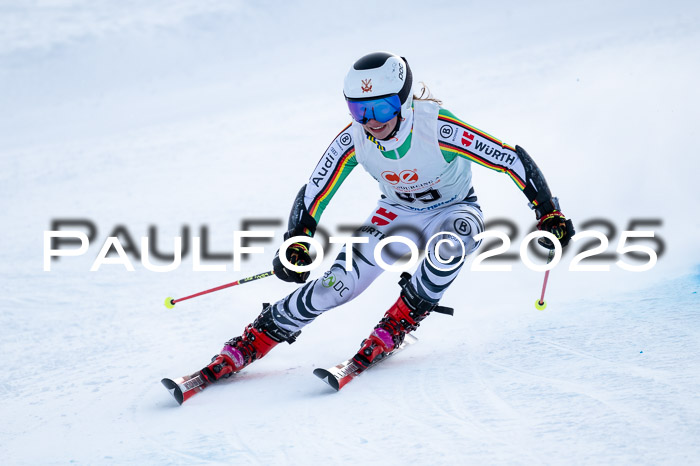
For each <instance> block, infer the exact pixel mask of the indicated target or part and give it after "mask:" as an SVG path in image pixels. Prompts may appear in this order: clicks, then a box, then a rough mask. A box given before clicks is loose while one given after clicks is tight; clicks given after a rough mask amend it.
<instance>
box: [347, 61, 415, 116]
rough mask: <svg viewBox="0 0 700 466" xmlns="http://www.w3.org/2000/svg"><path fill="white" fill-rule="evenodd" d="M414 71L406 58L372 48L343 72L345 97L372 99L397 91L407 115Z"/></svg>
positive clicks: (410, 101)
mask: <svg viewBox="0 0 700 466" xmlns="http://www.w3.org/2000/svg"><path fill="white" fill-rule="evenodd" d="M412 85H413V75H412V73H411V68H410V67H409V66H408V62H407V61H406V59H405V58H403V57H399V56H398V55H394V54H393V53H389V52H373V53H370V54H368V55H365V56H364V57H362V58H360V59H359V60H357V61H356V62H355V63H354V64H353V65H352V67H351V68H350V71H348V74H347V75H346V76H345V83H344V85H343V93H344V94H345V98H346V99H363V100H364V99H371V98H379V97H386V96H389V95H398V96H399V99H400V100H401V112H402V113H403V115H406V114H407V112H408V110H410V108H411V105H412V104H413V92H412V89H411V87H412Z"/></svg>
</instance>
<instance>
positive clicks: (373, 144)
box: [203, 52, 574, 381]
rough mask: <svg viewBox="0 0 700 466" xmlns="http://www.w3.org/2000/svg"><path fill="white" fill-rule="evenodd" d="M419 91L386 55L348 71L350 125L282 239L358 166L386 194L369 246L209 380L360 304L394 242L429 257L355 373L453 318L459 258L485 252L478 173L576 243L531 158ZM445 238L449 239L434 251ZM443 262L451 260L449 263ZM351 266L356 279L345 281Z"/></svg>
mask: <svg viewBox="0 0 700 466" xmlns="http://www.w3.org/2000/svg"><path fill="white" fill-rule="evenodd" d="M412 81H413V78H412V72H411V69H410V68H409V66H408V62H407V61H406V59H404V58H402V57H399V56H397V55H394V54H391V53H387V52H375V53H371V54H368V55H365V56H364V57H362V58H360V59H359V60H357V61H356V62H355V64H354V65H353V66H352V68H351V69H350V71H349V72H348V74H347V76H346V78H345V84H344V94H345V98H346V101H347V103H348V108H349V109H350V113H351V114H352V117H353V122H352V123H351V124H350V125H348V126H347V127H346V128H345V129H343V130H342V131H341V132H340V133H339V134H338V135H337V136H336V137H335V139H334V140H333V141H332V142H331V144H330V146H329V147H328V149H327V150H326V152H325V153H324V155H323V157H321V159H320V161H319V162H318V164H317V166H316V168H315V169H314V170H313V172H312V175H311V177H310V178H309V181H308V183H307V184H306V185H305V186H304V187H302V189H301V190H300V192H299V194H298V195H297V198H296V199H295V202H294V205H293V208H292V212H291V214H290V219H289V231H288V232H287V233H286V234H285V239H288V238H290V237H293V236H313V235H314V232H315V230H316V226H317V224H318V222H319V220H320V218H321V214H322V213H323V210H324V209H325V208H326V206H327V205H328V203H329V201H330V200H331V198H332V197H333V195H334V194H335V193H336V191H337V190H338V188H339V187H340V186H341V185H342V183H343V181H344V180H345V179H346V177H347V176H348V175H349V174H350V172H351V171H352V170H353V169H354V168H355V167H356V166H357V165H361V166H362V167H363V168H364V169H365V170H366V171H367V172H368V173H369V174H370V175H371V176H372V177H373V178H374V179H375V180H377V182H378V183H379V188H380V190H381V192H382V195H381V198H380V199H379V201H378V202H377V206H376V207H375V208H374V209H373V210H372V212H371V213H370V214H369V215H368V217H367V219H366V220H365V222H364V223H363V224H362V227H361V228H360V229H358V230H357V232H356V233H355V236H360V237H364V238H367V240H368V242H367V243H365V244H353V245H352V250H351V251H348V250H347V248H345V249H344V250H343V251H342V252H341V253H340V254H339V256H338V257H337V259H336V261H335V263H334V264H333V265H332V266H331V267H330V269H329V270H328V271H327V272H326V273H325V274H324V275H323V276H322V277H321V278H318V279H316V280H312V281H310V282H308V283H306V284H304V285H303V286H300V287H299V288H297V289H296V290H295V291H294V292H292V293H291V294H289V295H288V296H286V297H284V298H282V299H280V300H279V301H277V302H276V303H274V304H272V305H269V304H264V305H263V311H262V313H261V314H260V315H259V316H258V317H257V319H255V321H254V322H253V323H252V324H250V325H248V326H247V327H246V329H245V330H244V332H243V334H242V335H241V336H239V337H235V338H233V339H231V340H230V341H228V342H227V343H226V344H225V345H224V348H223V349H222V350H221V352H220V354H219V355H217V356H215V357H214V359H213V362H212V364H210V365H209V366H208V367H207V368H205V369H204V371H203V374H204V375H205V376H206V377H207V378H209V379H211V381H214V380H217V379H219V378H221V377H224V376H228V375H230V374H231V373H233V372H237V371H240V370H241V369H242V368H243V367H245V366H246V365H248V364H250V363H251V362H253V361H255V360H256V359H259V358H261V357H263V356H264V355H265V354H267V353H268V352H269V351H270V349H272V348H273V347H274V346H276V345H277V344H278V343H280V342H283V341H287V342H289V343H291V342H293V341H294V340H295V339H296V337H297V336H298V335H299V333H300V329H301V328H302V327H304V326H305V325H307V324H309V323H310V322H311V321H313V320H314V319H315V318H316V317H318V316H319V315H320V314H322V313H323V312H325V311H328V310H330V309H333V308H335V307H337V306H340V305H341V304H344V303H346V302H348V301H350V300H352V299H353V298H354V297H356V296H358V295H359V294H360V293H362V292H363V291H364V290H365V289H366V288H367V287H368V286H369V285H370V283H372V281H374V279H375V278H377V277H378V276H379V274H381V273H382V271H383V268H382V267H381V266H380V264H378V263H377V262H376V261H375V258H374V249H375V246H376V245H377V243H378V242H379V241H380V240H381V239H383V238H385V237H388V236H394V235H400V236H403V237H406V238H408V239H410V240H411V241H413V242H414V243H415V244H416V245H417V246H418V247H419V248H421V249H422V248H426V256H425V258H424V259H423V260H422V261H421V262H420V264H419V265H418V267H417V270H416V272H415V273H414V275H413V276H411V275H409V274H408V273H403V274H402V275H401V280H400V282H399V285H400V287H401V291H400V295H399V298H398V299H397V301H396V302H395V303H394V304H393V305H392V306H391V307H390V308H389V310H388V311H386V313H385V315H384V317H383V318H382V319H381V321H380V322H379V324H378V325H377V326H376V327H375V328H374V329H373V331H372V332H371V334H370V336H369V337H368V338H367V339H365V340H364V341H363V342H362V345H361V348H360V350H359V351H358V352H357V354H356V355H355V357H354V360H355V362H356V363H357V364H359V365H364V366H366V365H369V364H371V363H372V362H373V361H374V360H375V359H376V358H378V357H382V356H383V355H385V354H387V353H388V352H390V351H391V350H392V349H394V348H395V347H396V346H397V345H399V344H400V343H401V342H402V341H403V339H404V337H405V335H406V333H408V332H411V331H413V330H415V329H416V328H417V327H418V325H419V323H420V321H422V320H423V319H424V318H425V317H426V316H428V314H430V313H431V312H442V313H451V312H452V310H451V309H449V308H445V307H442V306H439V305H438V301H439V300H440V298H441V297H442V295H443V294H444V293H445V290H446V289H447V288H448V287H449V285H450V284H451V283H452V282H453V281H454V279H455V278H456V277H457V275H458V273H459V271H460V268H461V264H462V263H463V261H462V258H463V255H464V254H465V253H466V254H468V253H470V252H472V251H473V250H475V249H476V248H477V247H478V243H477V242H475V241H474V236H475V235H477V234H478V233H480V232H482V231H483V230H484V221H483V216H482V213H481V209H480V207H479V204H478V203H477V196H476V194H475V190H474V188H473V186H472V173H471V166H472V162H476V163H477V164H479V165H483V166H486V167H488V168H491V169H494V170H497V171H500V172H503V173H506V174H507V175H508V176H509V177H510V178H511V179H512V180H513V181H514V182H515V184H516V185H517V186H518V188H519V189H520V190H522V191H523V193H524V194H525V195H526V197H527V199H528V201H529V205H530V207H531V208H532V209H533V210H535V214H536V217H537V219H538V221H539V222H538V228H539V229H541V230H545V231H549V232H551V233H553V234H554V235H555V236H556V237H557V238H558V239H559V241H560V242H561V244H562V246H565V245H566V244H567V243H568V242H569V239H570V238H571V236H573V234H574V228H573V225H572V222H571V220H567V219H566V218H565V217H564V215H563V214H562V213H561V210H560V208H559V203H558V200H557V198H554V197H552V195H551V192H550V190H549V187H548V186H547V183H546V181H545V179H544V176H543V175H542V173H541V172H540V170H539V169H538V168H537V165H535V162H534V161H533V160H532V158H530V156H529V155H528V154H527V152H525V150H524V149H522V148H521V147H519V146H515V147H511V146H509V145H507V144H504V143H502V142H501V141H500V140H498V139H496V138H494V137H492V136H490V135H489V134H487V133H485V132H483V131H480V130H478V129H477V128H474V127H473V126H470V125H468V124H467V123H465V122H463V121H461V120H460V119H458V118H457V117H455V116H454V115H453V114H452V113H450V112H449V111H447V110H445V109H443V108H442V107H441V105H440V102H439V101H436V100H434V99H432V98H430V97H428V98H427V99H422V98H419V97H414V96H413V94H412ZM424 91H425V88H424ZM438 233H442V235H438V236H437V237H435V238H433V239H432V240H431V241H430V242H428V240H429V239H431V237H432V236H433V235H436V234H438ZM456 238H459V240H460V241H456ZM441 239H447V240H448V241H450V243H446V242H442V246H441V247H440V249H439V253H440V257H438V256H437V251H436V246H437V244H438V243H440V240H441ZM446 244H451V246H450V247H447V246H446ZM462 245H463V247H464V249H463V250H462ZM546 247H550V248H551V247H553V245H552V244H551V243H549V244H547V245H546ZM409 251H410V250H409V249H408V246H406V245H404V244H402V243H391V245H390V246H387V247H386V248H384V249H383V250H382V256H381V258H382V259H383V260H384V262H386V263H388V264H391V263H393V262H396V260H397V259H398V258H400V257H401V256H403V255H404V254H406V253H407V252H409ZM278 254H279V251H278ZM283 254H286V258H287V259H288V261H289V262H290V263H292V264H296V265H306V264H309V263H310V262H311V258H310V256H309V251H308V245H307V244H306V243H304V242H303V241H299V242H297V243H294V244H292V245H291V246H290V247H289V248H288V249H287V250H286V251H285V252H283ZM445 257H453V259H452V261H447V262H445V261H444V259H442V258H445ZM346 261H347V262H349V263H350V264H351V267H350V270H346ZM273 265H274V269H275V274H276V275H277V276H278V277H279V278H280V279H282V280H285V281H290V282H297V283H305V282H306V280H307V279H308V275H309V273H308V272H305V273H299V272H294V271H292V270H290V269H288V268H286V267H285V266H284V265H282V263H281V261H280V259H279V256H278V255H276V256H275V259H274V261H273Z"/></svg>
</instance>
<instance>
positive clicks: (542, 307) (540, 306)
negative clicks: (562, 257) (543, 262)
mask: <svg viewBox="0 0 700 466" xmlns="http://www.w3.org/2000/svg"><path fill="white" fill-rule="evenodd" d="M554 252H555V251H554V249H550V250H549V257H547V263H548V264H549V263H550V262H552V259H554ZM548 279H549V270H547V271H546V272H545V273H544V283H542V296H540V299H538V300H536V301H535V307H536V308H537V310H538V311H544V310H545V308H546V307H547V301H545V300H544V292H545V290H546V289H547V280H548Z"/></svg>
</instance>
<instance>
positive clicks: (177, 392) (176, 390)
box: [160, 379, 185, 405]
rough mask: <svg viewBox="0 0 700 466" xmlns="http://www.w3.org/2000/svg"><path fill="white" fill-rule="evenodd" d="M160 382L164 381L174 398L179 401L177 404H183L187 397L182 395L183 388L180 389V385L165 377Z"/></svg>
mask: <svg viewBox="0 0 700 466" xmlns="http://www.w3.org/2000/svg"><path fill="white" fill-rule="evenodd" d="M160 383H162V384H163V386H164V387H165V388H166V389H167V390H168V391H169V392H170V394H171V395H172V396H173V398H175V401H177V404H178V405H182V402H183V401H185V398H184V396H183V395H182V390H181V389H180V386H179V385H178V384H176V383H175V382H173V381H172V380H170V379H163V380H161V381H160Z"/></svg>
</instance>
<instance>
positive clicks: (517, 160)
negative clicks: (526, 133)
mask: <svg viewBox="0 0 700 466" xmlns="http://www.w3.org/2000/svg"><path fill="white" fill-rule="evenodd" d="M437 126H438V130H437V132H438V144H439V145H440V150H441V151H442V154H443V157H445V159H446V160H448V161H450V160H452V159H454V157H457V156H460V157H464V158H466V159H468V160H470V161H472V162H475V163H477V164H479V165H482V166H484V167H487V168H490V169H492V170H496V171H499V172H502V173H506V174H507V175H508V176H509V177H510V178H511V179H512V180H513V182H514V183H515V184H516V186H518V188H519V189H520V190H521V191H522V192H523V193H524V194H525V196H526V197H527V200H528V201H530V206H531V208H533V209H534V210H535V211H536V213H537V218H540V216H542V215H545V214H547V213H549V212H551V211H552V210H555V205H554V202H555V201H553V200H552V193H551V191H550V190H549V186H547V181H546V180H545V178H544V176H543V175H542V172H541V171H540V169H539V168H538V167H537V165H536V164H535V161H534V160H532V158H531V157H530V156H529V155H528V153H527V152H525V150H524V149H523V148H522V147H520V146H515V147H512V146H509V145H508V144H505V143H504V142H501V141H500V140H499V139H496V138H495V137H493V136H491V135H490V134H487V133H485V132H483V131H481V130H479V129H477V128H474V127H473V126H470V125H468V124H467V123H465V122H463V121H462V120H460V119H459V118H457V117H455V116H454V115H453V114H452V113H451V112H449V111H448V110H445V109H440V113H439V115H438V125H437Z"/></svg>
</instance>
